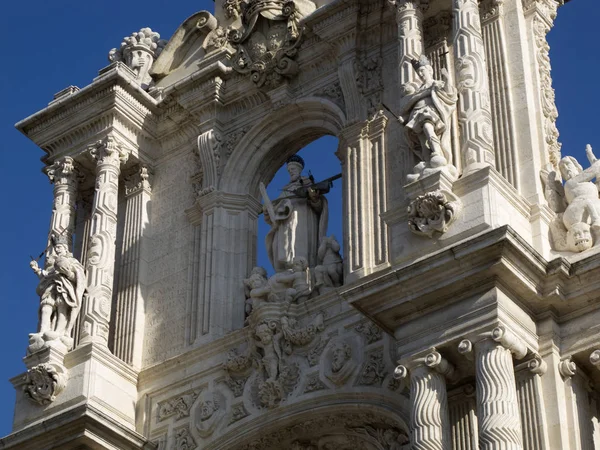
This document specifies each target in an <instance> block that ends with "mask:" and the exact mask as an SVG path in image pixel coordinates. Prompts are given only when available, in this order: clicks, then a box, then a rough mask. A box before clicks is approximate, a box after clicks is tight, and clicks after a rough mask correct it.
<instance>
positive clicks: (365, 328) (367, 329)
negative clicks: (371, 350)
mask: <svg viewBox="0 0 600 450" xmlns="http://www.w3.org/2000/svg"><path fill="white" fill-rule="evenodd" d="M354 330H355V331H356V332H357V333H359V334H361V335H363V336H364V338H365V340H366V341H367V345H369V344H373V343H375V342H377V341H379V340H381V338H382V337H383V331H382V330H381V328H379V327H378V326H377V325H375V324H374V323H373V322H371V321H368V322H363V323H360V324H358V325H356V326H355V327H354Z"/></svg>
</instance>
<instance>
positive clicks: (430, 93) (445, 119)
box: [399, 55, 458, 182]
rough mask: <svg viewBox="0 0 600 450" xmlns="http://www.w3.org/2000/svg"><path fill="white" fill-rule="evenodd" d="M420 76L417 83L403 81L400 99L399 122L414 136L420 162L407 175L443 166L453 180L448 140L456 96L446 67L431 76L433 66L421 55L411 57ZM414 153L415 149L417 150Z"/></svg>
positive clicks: (413, 177) (423, 173) (415, 176)
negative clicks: (418, 144) (436, 75)
mask: <svg viewBox="0 0 600 450" xmlns="http://www.w3.org/2000/svg"><path fill="white" fill-rule="evenodd" d="M412 66H413V68H414V70H415V71H416V72H417V74H418V75H419V78H420V79H421V84H420V85H415V84H414V83H406V84H405V85H403V86H402V88H403V91H404V96H403V97H402V99H401V100H400V117H399V120H400V122H401V123H402V124H403V125H404V126H405V127H406V129H407V130H408V132H409V135H413V136H415V137H416V138H418V141H419V143H420V147H421V149H420V150H421V151H420V155H419V156H420V159H421V162H420V163H419V164H417V165H416V166H415V168H414V169H413V173H412V174H410V175H408V176H407V180H408V182H413V181H416V180H418V179H419V178H421V177H424V176H427V175H429V174H430V173H433V172H437V171H440V170H443V171H445V172H446V173H447V175H449V176H450V177H451V178H452V179H453V180H455V179H456V178H457V175H458V174H457V170H456V167H454V166H453V165H452V154H451V150H450V148H451V144H450V131H451V130H450V129H451V116H452V112H453V111H454V109H455V108H456V102H457V99H458V96H457V93H456V89H455V88H454V86H452V83H451V82H450V76H449V74H448V71H447V70H446V69H445V68H444V69H442V71H441V75H442V79H443V80H441V81H438V80H434V79H433V67H432V66H431V63H430V62H429V60H428V59H427V57H426V56H425V55H421V57H420V58H419V59H418V60H413V61H412ZM417 153H418V152H417Z"/></svg>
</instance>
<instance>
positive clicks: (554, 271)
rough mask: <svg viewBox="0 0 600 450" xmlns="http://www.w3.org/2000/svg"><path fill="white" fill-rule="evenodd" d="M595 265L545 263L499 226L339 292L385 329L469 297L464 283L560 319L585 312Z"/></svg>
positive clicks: (598, 284)
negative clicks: (506, 295)
mask: <svg viewBox="0 0 600 450" xmlns="http://www.w3.org/2000/svg"><path fill="white" fill-rule="evenodd" d="M467 262H468V264H467ZM599 266H600V262H599V261H598V259H597V258H594V257H593V256H591V257H589V258H586V259H585V260H582V261H579V262H577V263H574V264H570V263H569V262H568V261H567V260H566V259H564V258H557V259H555V260H553V261H546V260H545V259H544V258H543V257H542V256H541V255H539V254H538V253H537V252H536V251H535V250H534V249H533V248H532V247H531V246H530V245H529V244H528V243H527V242H525V241H524V240H523V239H522V238H521V237H520V236H519V235H518V234H517V233H515V232H514V231H513V230H512V229H511V228H510V227H508V226H504V227H500V228H497V229H494V230H492V231H488V232H484V233H482V234H480V235H478V236H476V237H474V238H472V239H470V240H469V241H467V242H463V243H459V244H457V245H455V246H453V247H451V248H448V249H446V250H441V251H439V252H437V253H434V254H432V255H430V256H428V257H426V258H423V259H420V260H417V261H415V262H414V263H412V264H410V265H408V266H404V267H400V268H394V267H391V268H389V269H387V270H385V271H382V272H379V273H377V274H374V275H372V276H370V277H367V278H365V279H363V280H362V283H359V284H353V285H352V286H348V287H347V288H346V289H343V288H342V291H341V292H340V294H341V295H342V297H343V298H345V299H346V300H347V301H348V302H349V303H350V304H351V305H352V306H354V307H356V308H357V309H358V310H359V311H361V312H362V313H363V314H365V315H366V316H367V317H370V318H371V319H372V320H374V321H375V322H376V323H378V324H379V325H380V326H382V327H383V328H384V329H387V330H388V331H389V332H394V330H396V329H398V328H399V327H401V326H402V325H403V324H405V323H407V322H409V321H410V320H411V317H413V316H414V314H416V313H417V312H423V311H425V310H428V311H435V310H438V309H440V308H445V307H447V306H448V305H449V304H450V303H453V302H457V301H459V300H461V299H463V298H465V295H467V293H468V295H473V290H470V289H467V288H466V287H467V286H470V287H478V286H479V287H480V288H481V289H489V288H491V287H493V286H501V287H502V289H503V290H505V291H506V292H509V293H510V295H511V296H512V297H513V298H517V299H518V300H519V302H520V303H521V304H522V305H523V306H524V307H525V308H526V309H527V311H528V312H529V313H531V314H533V315H534V316H536V315H540V314H543V313H545V312H547V311H553V312H554V313H555V314H556V316H557V318H558V320H559V321H560V320H561V317H567V315H568V317H569V318H572V317H573V316H578V315H582V314H584V313H589V299H590V296H591V295H593V294H592V293H593V292H597V290H598V289H600V277H598V275H597V274H598V271H599V270H600V267H599ZM425 273H426V274H427V282H424V280H423V275H424V274H425ZM507 287H510V290H507ZM596 309H597V308H596Z"/></svg>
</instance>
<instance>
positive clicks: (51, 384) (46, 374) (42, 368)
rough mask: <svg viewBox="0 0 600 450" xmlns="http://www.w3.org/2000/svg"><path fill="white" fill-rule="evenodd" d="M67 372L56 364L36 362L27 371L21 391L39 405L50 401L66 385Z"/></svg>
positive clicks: (47, 403) (44, 404)
mask: <svg viewBox="0 0 600 450" xmlns="http://www.w3.org/2000/svg"><path fill="white" fill-rule="evenodd" d="M67 379H68V372H67V369H65V368H64V367H63V366H61V365H58V364H47V363H44V364H38V365H37V366H34V367H32V368H31V369H29V370H28V371H27V373H26V374H25V377H24V381H25V384H24V386H23V392H24V393H25V396H26V397H27V398H29V399H30V400H31V401H32V402H34V403H37V404H38V405H40V406H46V405H49V404H50V403H52V402H53V401H54V400H55V399H56V396H57V395H58V394H60V393H61V392H62V391H63V390H64V389H65V387H66V385H67Z"/></svg>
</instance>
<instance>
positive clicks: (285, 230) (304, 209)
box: [261, 155, 329, 272]
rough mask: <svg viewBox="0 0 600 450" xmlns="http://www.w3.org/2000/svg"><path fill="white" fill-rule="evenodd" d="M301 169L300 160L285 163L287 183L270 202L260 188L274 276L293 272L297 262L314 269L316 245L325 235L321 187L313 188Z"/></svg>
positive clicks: (323, 198)
mask: <svg viewBox="0 0 600 450" xmlns="http://www.w3.org/2000/svg"><path fill="white" fill-rule="evenodd" d="M303 169H304V160H303V159H302V158H301V157H300V156H298V155H294V156H292V157H291V158H290V159H288V161H287V170H288V173H289V174H290V182H289V183H288V184H286V185H285V186H284V187H283V189H282V192H281V195H280V196H279V197H278V198H277V199H275V200H274V201H273V202H271V201H270V200H269V199H268V197H267V195H266V192H265V190H264V186H262V187H261V189H262V191H263V193H262V194H263V197H264V200H265V206H264V208H263V210H264V214H265V221H266V222H267V223H268V224H269V225H270V226H271V230H270V231H269V233H268V234H267V238H266V246H267V254H268V256H269V260H270V261H271V264H272V265H273V268H274V269H275V271H276V272H283V271H286V270H289V269H292V266H293V262H294V259H297V258H304V259H305V260H306V261H307V262H308V267H311V268H312V267H315V266H316V265H317V264H318V258H317V253H318V249H319V244H320V242H321V239H323V238H324V237H325V236H326V233H327V220H328V217H329V214H328V207H327V199H326V198H325V196H324V195H323V193H324V192H326V191H323V190H321V189H320V185H321V183H318V184H314V182H313V181H312V179H310V178H308V177H303V176H302V170H303ZM325 186H328V185H327V184H325Z"/></svg>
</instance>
